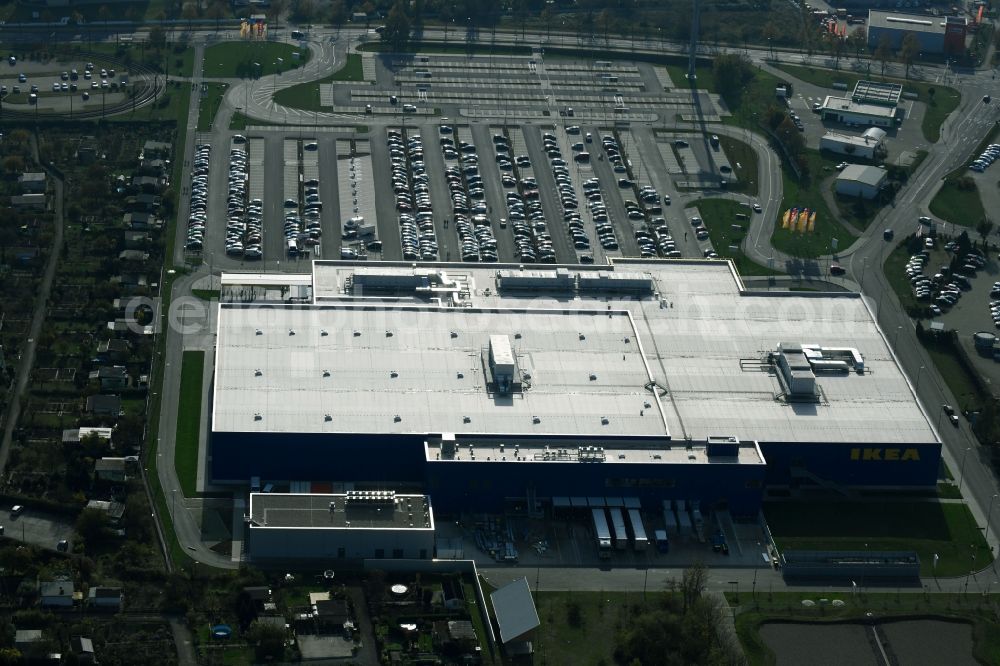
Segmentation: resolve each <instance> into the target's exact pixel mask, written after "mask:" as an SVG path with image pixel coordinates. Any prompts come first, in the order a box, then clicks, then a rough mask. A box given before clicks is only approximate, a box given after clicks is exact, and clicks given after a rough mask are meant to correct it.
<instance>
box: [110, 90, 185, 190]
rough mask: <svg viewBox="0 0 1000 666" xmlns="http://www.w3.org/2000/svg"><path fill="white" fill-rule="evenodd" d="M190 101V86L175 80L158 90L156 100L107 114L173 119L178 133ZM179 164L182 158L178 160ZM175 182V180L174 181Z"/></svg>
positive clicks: (116, 117) (128, 118)
mask: <svg viewBox="0 0 1000 666" xmlns="http://www.w3.org/2000/svg"><path fill="white" fill-rule="evenodd" d="M190 103H191V86H190V85H188V84H183V85H181V84H179V83H177V82H176V81H173V82H171V83H170V84H169V85H167V88H166V90H163V91H160V94H159V96H158V97H157V100H156V102H154V103H152V104H147V105H146V106H143V107H139V108H138V109H136V110H135V111H125V112H123V113H119V114H117V115H114V116H108V120H111V121H135V120H157V121H175V122H177V123H178V133H180V134H183V132H184V125H185V124H186V123H185V122H184V119H185V118H186V117H187V111H188V104H190ZM179 161H180V163H181V164H183V163H184V160H179ZM174 182H177V181H174Z"/></svg>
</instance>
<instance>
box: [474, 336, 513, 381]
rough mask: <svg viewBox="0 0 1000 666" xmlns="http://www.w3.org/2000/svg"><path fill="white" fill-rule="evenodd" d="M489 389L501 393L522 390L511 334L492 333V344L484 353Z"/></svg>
mask: <svg viewBox="0 0 1000 666" xmlns="http://www.w3.org/2000/svg"><path fill="white" fill-rule="evenodd" d="M484 357H485V358H484V359H483V361H484V364H483V365H484V366H485V368H486V375H487V377H486V379H487V382H486V383H487V389H488V390H491V391H495V392H496V393H499V394H500V395H509V394H511V393H520V392H521V377H520V373H519V372H518V368H517V357H516V356H515V355H514V350H513V348H512V347H511V345H510V336H509V335H491V336H490V346H489V349H488V350H486V353H485V354H484Z"/></svg>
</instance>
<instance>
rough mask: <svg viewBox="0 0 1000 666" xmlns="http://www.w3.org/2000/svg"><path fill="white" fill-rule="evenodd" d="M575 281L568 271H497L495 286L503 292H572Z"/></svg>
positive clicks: (561, 269)
mask: <svg viewBox="0 0 1000 666" xmlns="http://www.w3.org/2000/svg"><path fill="white" fill-rule="evenodd" d="M575 283H576V280H575V276H573V275H572V274H571V273H570V272H569V270H567V269H565V268H557V269H556V270H554V271H553V270H536V271H524V270H521V271H512V270H502V271H497V284H498V286H499V287H500V289H502V290H504V291H512V290H518V289H532V290H534V289H544V290H546V291H572V290H573V288H574V286H575Z"/></svg>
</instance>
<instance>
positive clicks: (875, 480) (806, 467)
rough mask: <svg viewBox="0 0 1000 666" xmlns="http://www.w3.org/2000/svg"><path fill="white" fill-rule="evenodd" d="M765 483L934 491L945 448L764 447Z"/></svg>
mask: <svg viewBox="0 0 1000 666" xmlns="http://www.w3.org/2000/svg"><path fill="white" fill-rule="evenodd" d="M760 450H761V452H762V453H763V454H764V458H765V460H767V475H766V483H767V485H769V486H791V485H796V484H798V483H801V482H802V481H803V480H804V479H808V478H809V477H815V478H816V479H820V480H823V481H830V482H833V483H836V484H838V485H842V486H868V487H892V486H901V487H921V486H922V487H933V486H934V485H935V484H936V483H937V477H938V469H939V466H940V464H941V444H940V443H933V442H932V443H923V444H871V445H866V444H831V443H828V442H814V443H801V442H795V443H787V442H767V443H763V442H762V443H761V445H760Z"/></svg>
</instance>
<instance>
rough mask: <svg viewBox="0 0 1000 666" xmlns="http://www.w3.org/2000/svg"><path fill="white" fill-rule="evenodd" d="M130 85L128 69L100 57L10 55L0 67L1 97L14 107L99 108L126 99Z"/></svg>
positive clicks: (5, 103) (22, 108)
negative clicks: (40, 59)
mask: <svg viewBox="0 0 1000 666" xmlns="http://www.w3.org/2000/svg"><path fill="white" fill-rule="evenodd" d="M119 67H120V66H119ZM131 84H132V79H131V76H130V74H129V72H128V71H126V70H124V69H120V68H119V69H117V70H116V69H115V65H112V64H110V63H109V62H103V61H101V60H96V61H86V60H80V61H75V60H73V61H58V60H52V61H49V62H38V61H28V60H17V59H16V58H14V56H10V57H8V58H7V66H6V67H3V68H2V69H0V97H2V98H3V104H4V105H5V106H7V105H9V108H10V109H12V110H13V109H20V110H22V111H26V110H28V109H34V108H35V107H38V109H40V110H42V111H58V112H67V111H70V110H71V109H72V110H75V111H83V110H85V109H93V108H96V109H99V108H101V105H102V104H104V105H106V106H110V105H114V104H118V103H120V102H122V101H124V100H125V99H126V98H127V95H128V93H129V91H130V90H131Z"/></svg>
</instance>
